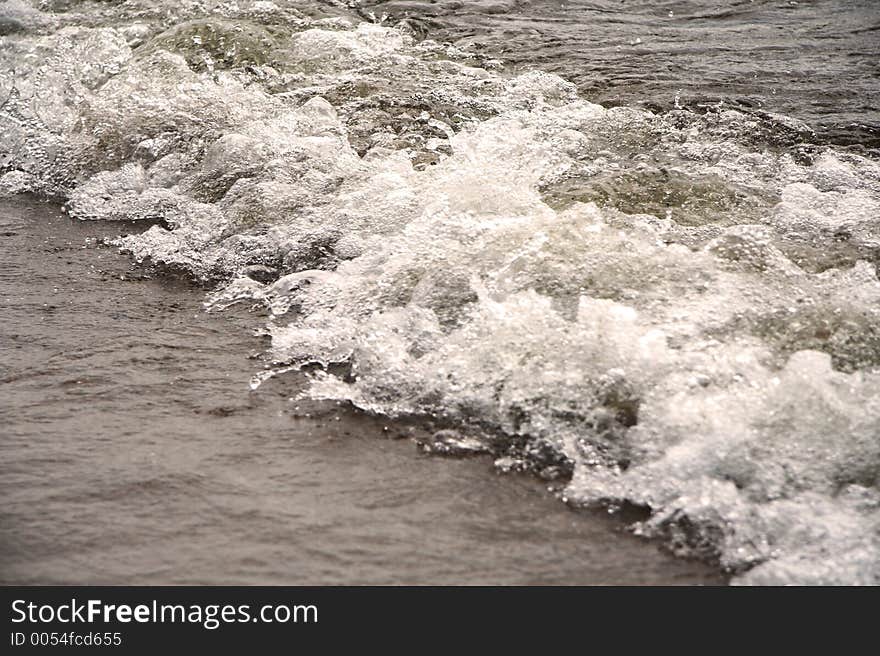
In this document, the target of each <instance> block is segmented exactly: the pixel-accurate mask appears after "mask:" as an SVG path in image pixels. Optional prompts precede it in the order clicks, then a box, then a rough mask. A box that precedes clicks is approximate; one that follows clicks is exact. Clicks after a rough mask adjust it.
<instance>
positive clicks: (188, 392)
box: [0, 198, 728, 584]
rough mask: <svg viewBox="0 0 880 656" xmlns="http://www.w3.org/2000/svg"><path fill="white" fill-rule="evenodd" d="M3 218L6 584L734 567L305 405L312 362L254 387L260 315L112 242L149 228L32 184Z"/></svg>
mask: <svg viewBox="0 0 880 656" xmlns="http://www.w3.org/2000/svg"><path fill="white" fill-rule="evenodd" d="M0 221H2V228H3V234H4V237H3V239H4V250H7V251H8V254H7V255H6V258H7V259H8V261H11V262H12V266H11V270H10V272H9V273H7V274H5V275H4V279H3V280H2V282H3V287H5V289H4V290H3V293H4V297H6V298H7V299H9V298H11V299H12V302H9V303H6V312H7V315H10V314H11V315H12V316H6V317H5V318H4V321H3V325H4V326H6V330H4V334H3V336H2V337H3V341H4V342H7V344H8V345H9V346H11V349H10V353H11V354H12V357H11V358H10V360H9V364H10V366H9V369H10V371H7V372H4V373H3V376H2V382H0V395H2V399H3V401H5V402H6V403H9V408H8V409H9V410H10V411H11V412H10V414H11V420H10V424H9V427H10V428H9V435H8V437H7V439H6V440H4V442H3V444H2V445H0V449H2V451H3V454H2V456H3V459H4V462H5V463H6V465H5V467H4V470H5V471H4V475H3V476H2V484H0V485H2V488H3V490H4V498H6V499H7V500H8V504H9V506H8V508H7V510H6V511H5V512H4V515H5V519H4V522H3V529H2V538H0V550H2V552H3V562H4V566H3V568H2V571H0V580H2V581H3V582H4V583H19V584H21V583H25V584H27V583H67V584H70V583H104V584H108V583H115V584H120V583H219V582H224V583H233V582H236V583H244V584H247V583H276V584H277V583H288V584H294V583H295V584H306V583H312V584H322V583H323V584H345V583H348V584H360V583H367V584H401V583H416V584H419V583H421V584H424V583H435V584H436V583H439V584H443V583H445V584H490V583H498V584H531V583H535V584H572V583H574V584H577V583H581V584H663V583H673V584H674V583H678V584H706V583H708V584H723V583H726V582H727V580H728V579H727V576H726V575H724V574H722V573H720V572H719V571H718V570H717V568H714V567H712V566H711V565H709V564H705V563H701V562H696V561H689V560H683V559H680V558H677V557H675V556H673V555H671V554H669V553H666V552H662V551H661V550H660V548H659V545H658V543H657V542H654V541H647V540H645V539H643V538H639V537H637V536H634V535H632V534H630V533H627V532H625V531H624V530H623V528H624V525H623V522H622V521H621V519H620V518H619V517H615V516H608V515H607V513H604V512H602V511H600V510H588V509H578V508H570V507H568V506H567V505H565V504H563V503H561V502H560V501H559V500H558V499H556V498H555V497H554V495H553V494H551V493H550V492H548V490H547V482H546V481H541V480H540V479H539V478H538V477H537V476H534V475H532V474H520V473H507V474H504V475H499V473H498V472H497V470H495V469H494V467H493V466H492V460H491V458H489V456H480V455H474V456H466V457H441V458H438V457H435V456H434V455H428V454H425V453H424V451H425V449H424V448H420V447H419V444H418V443H419V442H422V443H424V441H425V439H426V438H427V437H428V435H430V433H426V434H422V433H421V431H419V430H417V428H416V426H415V425H414V424H413V423H412V422H409V421H393V420H386V419H383V418H381V417H375V416H371V415H368V414H367V413H363V412H360V411H357V410H354V409H349V408H343V407H341V406H338V405H335V404H332V403H315V402H305V401H293V400H292V399H293V398H294V396H295V392H296V387H297V385H298V384H299V383H298V382H297V380H296V376H295V375H286V376H279V377H276V378H274V379H271V380H269V381H266V382H265V383H264V384H263V385H262V386H261V387H260V388H259V390H257V391H256V392H249V391H248V389H247V381H248V379H249V376H250V374H252V373H254V372H255V371H256V370H257V369H258V367H259V361H260V356H259V355H258V354H257V353H255V351H257V350H258V342H257V341H256V340H255V339H254V338H253V337H252V336H251V334H250V333H251V331H252V330H253V328H256V327H259V326H260V325H261V321H260V320H259V319H258V318H257V315H254V314H249V313H248V312H247V311H246V310H243V309H241V308H239V309H232V310H226V311H224V312H221V313H214V314H208V313H206V312H204V311H203V310H202V309H201V302H202V301H203V288H200V287H198V286H195V285H193V284H192V283H190V282H187V281H185V280H182V279H179V278H175V277H173V276H155V277H154V276H153V275H151V274H150V273H149V272H147V271H145V270H144V269H143V268H140V267H137V266H134V265H132V264H131V263H130V261H129V259H128V258H127V257H125V256H123V255H121V254H120V253H119V252H118V251H117V250H116V249H115V248H112V247H109V248H108V247H106V246H101V245H100V241H101V240H102V239H104V238H107V237H110V236H115V235H116V234H118V233H119V232H120V231H121V229H124V228H126V227H128V228H131V227H133V226H131V225H128V226H126V225H124V224H118V223H116V224H107V223H100V222H94V223H91V222H78V221H75V220H74V219H70V218H69V217H67V216H64V215H61V214H60V212H59V207H58V206H57V205H55V204H53V203H45V202H39V201H36V200H34V199H33V198H14V199H7V200H3V201H2V202H0ZM13 250H14V251H15V253H13V252H12V251H13ZM27 268H30V269H31V270H30V271H27ZM65 280H67V281H69V285H68V286H67V287H65V286H64V281H65ZM25 286H29V287H30V288H28V289H25V288H22V287H25ZM11 290H18V291H20V292H21V294H20V298H15V295H17V294H18V291H16V294H11ZM51 290H55V291H51ZM47 296H48V298H47ZM40 298H43V299H44V300H43V302H42V304H41V307H38V306H39V305H40V304H39V303H37V301H38V300H40ZM79 333H81V334H79ZM144 342H146V343H144ZM74 372H78V373H77V374H74ZM4 405H5V403H4ZM411 426H412V427H413V429H414V430H415V432H417V433H418V435H413V432H412V431H408V430H407V429H408V428H410V427H411ZM169 431H170V432H171V433H174V432H175V431H176V432H177V434H171V435H169V434H168V433H169ZM71 438H76V439H71ZM399 438H402V439H399ZM429 450H430V449H429ZM434 450H435V451H436V449H434ZM41 472H42V474H41ZM261 479H262V480H261ZM88 522H92V523H93V524H92V525H91V526H89V525H88ZM62 536H63V537H62ZM62 572H66V574H62ZM212 573H213V574H212Z"/></svg>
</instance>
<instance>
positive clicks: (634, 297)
mask: <svg viewBox="0 0 880 656" xmlns="http://www.w3.org/2000/svg"><path fill="white" fill-rule="evenodd" d="M50 4H51V3H50ZM313 4H315V7H319V8H320V11H319V10H318V8H312V9H310V6H309V5H308V4H306V3H283V2H277V3H273V2H266V1H254V2H238V3H237V4H236V3H189V2H187V3H175V8H174V11H173V14H169V12H168V11H167V10H161V9H159V8H157V7H156V4H155V3H152V4H151V3H149V2H126V3H123V4H122V5H119V6H116V5H107V4H105V3H98V2H96V3H80V4H77V5H76V6H75V7H74V9H69V10H68V11H65V12H61V11H58V12H56V13H53V12H51V11H48V10H47V11H39V10H38V9H36V8H35V7H34V6H32V5H30V4H27V3H24V2H21V0H10V1H9V2H8V4H7V6H6V8H5V9H6V12H7V14H8V17H7V18H5V19H4V21H2V26H3V31H4V32H5V33H6V34H5V36H4V37H3V42H2V49H0V57H2V82H0V86H2V88H0V105H2V106H0V135H2V136H0V171H2V177H0V193H2V194H4V195H12V194H17V193H23V192H30V193H37V194H43V195H47V196H53V197H61V198H64V199H65V200H66V201H67V209H68V212H69V213H70V215H71V216H73V217H76V218H78V219H90V220H109V221H112V220H131V219H142V220H145V221H150V222H153V223H154V224H155V225H153V226H152V227H151V228H150V229H149V230H147V231H146V232H144V233H143V234H140V235H137V236H128V237H121V238H119V239H118V241H117V244H118V246H119V247H120V248H122V249H123V250H124V251H126V252H128V253H131V254H132V255H133V256H134V257H135V258H136V259H137V260H148V261H150V262H153V263H155V264H157V265H162V266H164V267H167V268H168V269H171V270H178V271H184V272H187V273H188V274H191V275H192V276H194V277H196V278H198V279H200V280H202V281H204V282H205V283H207V284H209V285H210V286H211V289H212V291H211V292H210V294H209V296H208V299H207V306H208V308H209V309H211V310H216V311H222V309H223V308H224V307H228V306H229V305H230V304H232V303H237V302H246V303H248V304H265V306H266V308H268V311H269V321H268V325H267V326H266V331H267V333H268V334H269V335H270V336H271V349H272V358H273V360H274V362H275V363H276V365H277V366H276V368H275V369H273V370H271V371H263V372H255V374H256V375H255V379H254V382H253V385H258V384H259V382H260V381H261V380H263V379H265V377H266V376H269V375H280V374H282V373H283V372H284V371H285V370H290V369H291V368H294V369H300V368H306V370H309V371H312V373H311V376H312V385H311V388H310V389H309V391H308V392H307V394H308V395H309V396H310V397H312V398H317V399H333V400H341V401H347V402H350V403H352V404H354V405H355V406H357V407H359V408H362V409H364V410H367V411H369V412H372V413H380V414H383V415H388V416H391V417H394V416H415V417H420V416H422V417H424V416H428V417H432V418H434V419H436V420H438V421H441V422H443V424H444V425H446V426H448V429H446V430H443V431H440V433H438V435H437V436H436V444H435V445H434V448H436V449H437V450H440V451H443V450H446V451H456V450H458V451H486V452H489V453H491V454H493V456H494V457H495V458H496V466H497V467H498V468H499V469H502V470H530V471H534V472H535V473H537V474H539V475H541V476H545V477H548V478H557V479H560V480H562V481H567V484H566V487H565V490H564V492H563V493H562V496H563V498H564V500H565V501H566V502H568V503H571V504H576V505H580V504H584V505H594V504H600V505H606V506H608V507H610V508H612V509H616V508H620V507H622V506H624V505H630V504H631V505H635V506H639V507H644V508H647V509H650V511H651V515H650V518H648V519H647V520H645V521H643V522H640V523H639V524H637V525H636V526H635V530H637V531H638V532H639V533H641V534H644V535H648V536H655V537H658V538H660V539H662V540H664V541H666V542H667V543H668V544H669V545H670V546H671V547H672V548H673V549H675V550H676V551H677V552H680V553H681V554H683V555H692V556H698V557H701V558H706V559H710V560H713V561H717V562H719V563H720V565H721V566H722V567H724V568H725V569H728V570H729V571H731V572H733V573H735V574H736V577H735V579H734V581H735V582H739V583H750V584H768V583H769V584H778V583H807V584H810V583H837V584H878V583H880V281H878V277H877V265H878V263H880V163H878V161H877V160H876V159H874V158H872V157H871V155H870V154H865V153H861V154H860V153H858V152H855V151H853V150H851V149H844V148H842V147H834V146H827V145H826V146H819V145H815V144H813V143H811V130H810V127H808V126H807V125H805V124H803V123H801V122H799V121H797V120H795V119H792V118H788V117H785V116H782V115H776V114H762V115H758V114H753V113H746V112H743V111H738V110H731V109H726V108H725V107H724V106H723V105H721V106H717V107H713V108H710V109H708V110H706V111H703V112H695V111H692V110H690V109H687V108H683V107H673V108H672V109H670V110H669V111H663V112H659V111H658V112H656V113H655V112H651V111H648V110H646V109H639V108H635V107H626V106H622V107H614V108H606V107H603V106H600V105H597V104H592V103H590V102H588V101H587V100H585V99H584V98H583V97H581V96H580V95H579V93H578V92H577V89H576V88H575V86H574V85H573V84H572V83H570V82H568V81H566V80H565V79H563V78H561V77H558V76H556V75H553V74H549V73H545V72H541V71H538V70H533V71H530V72H525V73H520V74H515V73H512V72H510V71H509V70H507V69H505V68H504V67H503V64H502V62H500V61H498V60H495V59H491V58H489V57H488V56H487V55H481V54H479V53H476V52H474V51H471V50H468V49H459V48H457V47H454V46H450V45H446V44H443V43H438V42H435V41H432V40H430V39H422V40H419V39H418V38H417V37H416V35H414V34H413V33H412V29H411V27H410V26H408V24H407V23H402V24H397V25H395V24H393V21H385V22H381V23H380V22H379V21H377V22H375V23H371V22H360V21H358V20H357V19H355V18H353V17H352V15H351V14H346V12H345V8H344V7H341V8H338V9H333V8H332V7H329V6H328V5H321V4H320V3H313ZM388 23H392V24H390V25H389V24H388Z"/></svg>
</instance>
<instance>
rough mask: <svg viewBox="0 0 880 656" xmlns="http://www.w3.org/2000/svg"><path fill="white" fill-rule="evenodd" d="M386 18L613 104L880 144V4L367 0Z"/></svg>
mask: <svg viewBox="0 0 880 656" xmlns="http://www.w3.org/2000/svg"><path fill="white" fill-rule="evenodd" d="M358 6H360V7H363V8H364V9H365V10H366V11H371V12H373V13H374V14H375V15H377V16H381V14H382V13H387V14H388V15H389V16H390V17H391V18H393V19H401V18H406V19H409V20H410V21H412V24H413V26H414V28H415V29H416V30H417V32H418V33H420V34H423V35H426V36H428V37H430V38H434V39H438V40H441V41H453V42H454V43H456V44H461V45H465V44H467V45H471V46H473V48H474V49H475V50H476V51H477V52H481V53H485V54H488V55H489V56H493V57H499V58H501V59H503V60H504V61H505V62H506V64H507V65H509V66H511V67H513V68H514V69H515V70H533V69H541V70H545V71H552V72H554V73H558V74H559V75H561V76H562V77H564V78H566V79H568V80H571V81H572V82H574V83H575V84H577V85H578V88H579V89H580V91H581V92H582V93H583V94H584V96H585V97H586V98H587V99H589V100H591V101H593V102H597V103H600V104H602V105H608V106H614V105H630V106H639V107H646V108H649V109H655V110H661V111H662V110H668V109H670V108H672V107H674V106H675V104H676V99H677V101H678V104H679V105H680V106H684V107H689V108H692V109H695V110H698V111H699V110H700V109H701V108H706V107H711V106H716V105H717V104H718V103H721V104H722V105H724V106H726V107H728V108H738V109H742V110H745V111H755V112H773V113H778V114H783V115H785V116H790V117H794V118H797V119H800V120H801V121H804V122H806V123H807V124H808V125H809V126H811V127H812V128H813V129H815V130H816V133H817V134H816V137H815V138H816V139H817V140H819V141H822V142H828V143H835V144H846V145H851V146H857V147H859V148H860V149H871V150H875V151H876V149H878V148H880V4H878V3H877V2H876V1H875V0H852V1H844V0H802V1H798V2H793V1H789V0H730V1H725V2H712V1H707V0H699V1H693V0H659V1H656V2H639V1H633V0H599V1H587V2H585V1H583V0H573V1H563V0H549V1H548V0H527V1H524V2H518V1H513V0H498V1H493V0H488V1H485V2H459V1H456V0H452V1H448V2H443V1H440V2H418V1H415V2H410V1H407V0H391V1H389V2H373V1H371V0H365V1H363V2H359V3H358Z"/></svg>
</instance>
